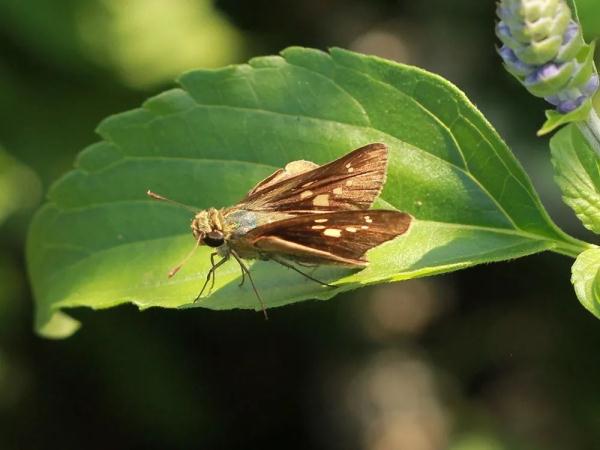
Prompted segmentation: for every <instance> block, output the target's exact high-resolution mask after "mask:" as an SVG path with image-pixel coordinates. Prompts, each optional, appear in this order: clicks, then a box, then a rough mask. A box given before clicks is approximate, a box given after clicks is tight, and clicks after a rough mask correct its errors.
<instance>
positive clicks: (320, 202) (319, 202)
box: [313, 194, 329, 206]
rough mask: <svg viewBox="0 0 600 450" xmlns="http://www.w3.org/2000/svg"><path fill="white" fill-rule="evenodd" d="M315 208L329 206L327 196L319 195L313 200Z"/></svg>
mask: <svg viewBox="0 0 600 450" xmlns="http://www.w3.org/2000/svg"><path fill="white" fill-rule="evenodd" d="M313 205H315V206H329V194H320V195H317V196H316V197H315V198H313Z"/></svg>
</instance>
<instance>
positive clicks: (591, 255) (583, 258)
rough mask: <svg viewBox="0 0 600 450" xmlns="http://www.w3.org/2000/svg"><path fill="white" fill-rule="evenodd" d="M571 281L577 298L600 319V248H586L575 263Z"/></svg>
mask: <svg viewBox="0 0 600 450" xmlns="http://www.w3.org/2000/svg"><path fill="white" fill-rule="evenodd" d="M572 274H573V275H572V277H571V282H572V283H573V285H574V286H575V293H576V294H577V298H578V299H579V301H580V302H581V304H582V305H583V306H585V307H586V308H587V309H588V310H589V311H590V312H591V313H592V314H594V315H595V316H596V317H598V318H599V319H600V248H592V249H590V250H586V251H585V252H583V253H582V254H581V255H579V256H578V257H577V260H576V261H575V264H573V269H572Z"/></svg>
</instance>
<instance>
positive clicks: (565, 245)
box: [550, 232, 596, 259]
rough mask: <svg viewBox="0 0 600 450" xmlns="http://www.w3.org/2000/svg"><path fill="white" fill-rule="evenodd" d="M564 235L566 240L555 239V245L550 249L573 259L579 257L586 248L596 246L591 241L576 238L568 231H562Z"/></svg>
mask: <svg viewBox="0 0 600 450" xmlns="http://www.w3.org/2000/svg"><path fill="white" fill-rule="evenodd" d="M561 234H562V235H563V238H564V240H562V241H554V244H555V246H554V247H552V248H551V249H550V250H551V251H553V252H555V253H559V254H561V255H565V256H570V257H571V258H573V259H577V257H578V256H579V255H580V254H581V253H583V252H584V251H586V250H589V249H591V248H594V247H596V246H595V245H593V244H590V243H589V242H584V241H580V240H579V239H575V238H574V237H572V236H569V235H568V234H566V233H564V232H563V233H561Z"/></svg>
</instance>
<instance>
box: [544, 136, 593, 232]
mask: <svg viewBox="0 0 600 450" xmlns="http://www.w3.org/2000/svg"><path fill="white" fill-rule="evenodd" d="M550 148H551V150H552V164H553V165H554V172H555V178H556V182H557V183H558V185H559V186H560V189H561V190H562V193H563V199H564V201H565V203H566V204H567V205H569V206H570V207H571V208H572V209H573V211H575V214H577V217H579V219H580V220H581V221H582V222H583V225H584V226H585V227H586V228H588V229H590V230H592V231H593V232H595V233H597V234H600V160H599V159H598V156H597V155H596V153H595V152H594V150H593V149H592V148H591V147H590V145H589V144H588V142H587V140H586V139H585V138H584V137H583V135H582V134H581V132H580V131H579V129H578V128H577V127H575V126H573V125H570V126H568V127H566V128H564V129H562V130H560V131H559V132H558V133H556V135H555V136H553V137H552V139H551V140H550Z"/></svg>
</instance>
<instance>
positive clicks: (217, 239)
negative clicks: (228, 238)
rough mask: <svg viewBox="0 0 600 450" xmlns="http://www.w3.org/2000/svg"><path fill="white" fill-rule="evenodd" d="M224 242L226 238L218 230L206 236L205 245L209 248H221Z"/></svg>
mask: <svg viewBox="0 0 600 450" xmlns="http://www.w3.org/2000/svg"><path fill="white" fill-rule="evenodd" d="M224 242H225V236H223V233H221V232H220V231H217V230H213V231H211V232H209V233H207V234H206V236H204V243H205V244H206V245H208V246H209V247H220V246H221V245H223V243H224Z"/></svg>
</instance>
